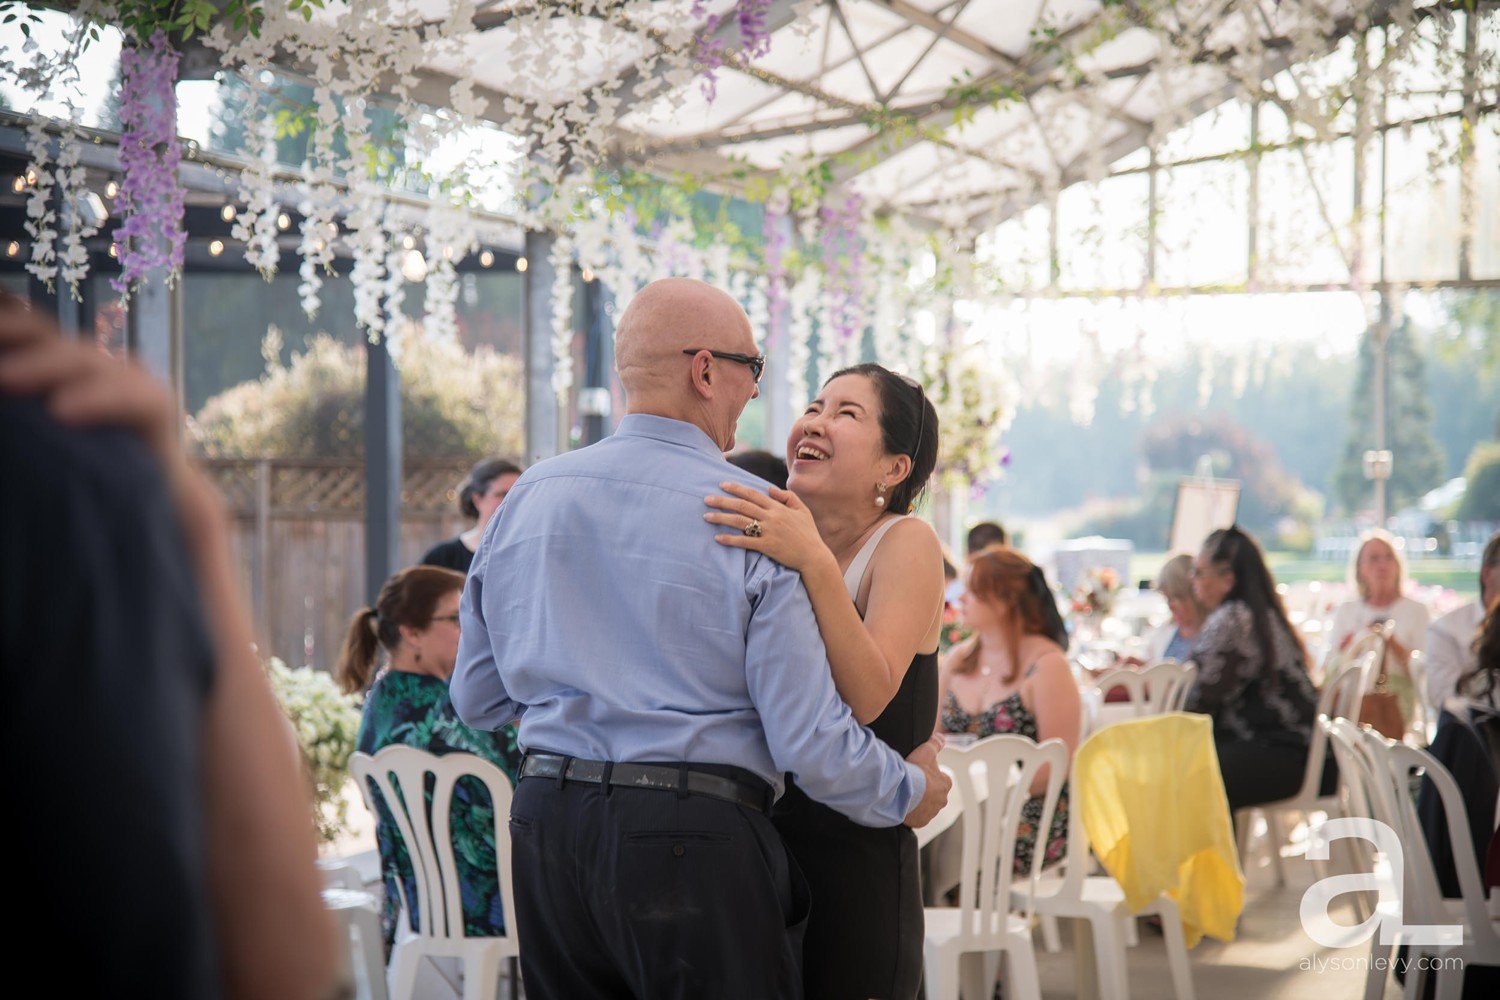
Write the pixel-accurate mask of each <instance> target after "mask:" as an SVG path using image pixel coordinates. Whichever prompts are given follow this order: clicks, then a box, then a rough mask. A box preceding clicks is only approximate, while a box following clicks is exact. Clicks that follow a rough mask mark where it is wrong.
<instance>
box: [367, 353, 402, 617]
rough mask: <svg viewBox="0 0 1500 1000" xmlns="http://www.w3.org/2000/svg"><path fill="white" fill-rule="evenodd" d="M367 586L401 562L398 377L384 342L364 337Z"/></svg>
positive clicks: (372, 592)
mask: <svg viewBox="0 0 1500 1000" xmlns="http://www.w3.org/2000/svg"><path fill="white" fill-rule="evenodd" d="M365 366H366V367H365V590H366V592H367V593H368V594H369V597H370V602H371V603H372V604H373V603H374V601H375V597H376V595H377V594H379V593H380V587H381V585H382V584H383V583H385V581H386V578H387V577H389V576H390V575H391V574H392V573H394V572H395V571H396V568H397V566H398V565H400V558H401V556H400V542H401V379H400V376H399V375H398V374H397V372H396V366H395V365H394V364H393V363H392V362H391V355H390V352H389V351H388V350H386V345H385V340H384V339H382V340H381V341H380V343H378V344H372V343H370V341H369V340H368V339H366V341H365Z"/></svg>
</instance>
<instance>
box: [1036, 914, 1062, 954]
mask: <svg viewBox="0 0 1500 1000" xmlns="http://www.w3.org/2000/svg"><path fill="white" fill-rule="evenodd" d="M1037 923H1038V924H1039V925H1040V926H1041V929H1042V947H1043V948H1046V949H1047V954H1049V955H1056V954H1057V953H1058V952H1060V951H1062V939H1061V938H1060V937H1059V936H1058V933H1057V918H1056V917H1054V916H1053V915H1052V914H1050V913H1044V914H1042V916H1041V918H1040V919H1039V920H1038V921H1037Z"/></svg>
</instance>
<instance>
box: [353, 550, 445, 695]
mask: <svg viewBox="0 0 1500 1000" xmlns="http://www.w3.org/2000/svg"><path fill="white" fill-rule="evenodd" d="M463 588H464V575H463V574H462V573H458V572H455V571H454V570H451V569H444V568H443V567H441V566H408V567H407V568H406V569H403V570H402V571H401V572H399V573H397V574H395V575H394V576H392V577H391V578H390V579H389V580H387V581H385V584H384V585H383V586H382V587H381V588H380V596H378V597H377V598H375V606H374V607H373V608H361V609H360V610H359V611H356V612H355V613H354V617H353V618H352V619H351V620H350V621H349V632H348V634H347V635H345V636H344V648H343V650H341V651H340V652H339V659H338V663H336V664H335V665H334V668H333V679H334V680H336V681H338V684H339V687H341V688H343V689H344V692H345V693H346V694H357V693H359V692H360V691H363V690H364V689H365V688H367V687H369V686H370V680H371V678H372V677H374V675H375V647H376V645H377V644H379V645H380V646H382V647H384V649H385V651H386V652H387V653H391V652H395V649H396V647H397V646H399V645H401V626H403V625H405V626H406V627H408V628H425V627H426V626H427V625H429V624H431V622H432V613H433V612H434V611H436V610H437V604H438V601H441V600H442V599H443V598H444V597H447V596H448V595H449V594H451V593H453V591H455V590H462V589H463Z"/></svg>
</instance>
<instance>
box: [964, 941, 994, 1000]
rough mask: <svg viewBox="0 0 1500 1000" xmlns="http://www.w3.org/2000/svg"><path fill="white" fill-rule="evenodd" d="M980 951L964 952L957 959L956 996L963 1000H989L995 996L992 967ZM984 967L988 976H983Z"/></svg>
mask: <svg viewBox="0 0 1500 1000" xmlns="http://www.w3.org/2000/svg"><path fill="white" fill-rule="evenodd" d="M986 958H988V956H987V955H986V954H985V953H984V952H982V951H970V952H965V953H964V954H963V955H960V956H959V958H958V995H959V996H960V997H962V998H963V1000H989V998H991V997H993V996H994V995H995V975H994V972H993V969H994V966H993V965H991V964H990V963H988V962H986V961H985V959H986ZM986 966H989V968H990V970H991V971H990V974H989V975H988V976H986V975H985V971H986Z"/></svg>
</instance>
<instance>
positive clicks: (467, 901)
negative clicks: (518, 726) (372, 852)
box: [334, 566, 521, 949]
mask: <svg viewBox="0 0 1500 1000" xmlns="http://www.w3.org/2000/svg"><path fill="white" fill-rule="evenodd" d="M463 586H464V577H463V574H461V573H457V572H454V571H453V570H449V569H441V568H439V567H436V566H412V567H410V568H408V569H404V570H402V571H401V572H399V573H397V574H396V575H395V576H393V577H391V578H390V579H389V580H387V581H386V582H385V585H384V586H383V587H381V588H380V596H379V598H378V599H377V600H376V601H375V607H373V608H364V609H363V610H361V611H359V612H358V613H356V614H355V616H354V619H353V621H351V622H350V624H349V634H348V636H347V637H346V638H345V640H344V649H343V652H342V653H341V655H340V656H339V662H338V665H337V667H336V668H335V670H334V676H335V677H336V678H337V680H338V682H339V683H340V685H342V686H343V688H344V690H345V691H348V692H350V693H351V694H352V693H357V692H359V691H362V690H364V688H365V687H366V685H368V684H369V683H370V679H371V677H372V676H373V675H374V673H375V667H376V654H377V651H378V650H377V647H379V648H380V649H384V650H385V654H386V656H385V659H386V665H385V670H384V671H382V672H381V673H380V675H379V677H378V678H376V680H375V685H374V687H372V688H370V691H369V694H368V695H366V697H365V707H364V717H363V718H362V719H361V721H360V725H359V750H360V752H362V753H367V754H374V753H378V752H379V751H380V750H382V749H384V748H385V747H388V746H390V745H392V744H396V743H403V744H407V745H409V746H414V747H417V748H418V749H421V750H426V751H427V752H428V753H432V754H437V755H439V756H441V755H443V754H449V753H471V754H475V755H476V756H479V757H482V758H484V759H485V760H487V761H489V762H490V763H492V764H494V765H496V766H497V767H499V768H500V770H502V771H504V772H505V775H506V777H508V778H510V780H511V781H512V782H514V781H515V780H516V772H517V771H518V770H519V769H520V764H521V754H520V751H519V750H518V749H517V747H516V736H515V729H514V727H508V728H506V729H505V730H502V731H501V732H498V733H490V732H481V731H479V730H475V729H470V728H469V727H468V726H465V725H464V724H463V723H462V722H461V721H460V720H459V718H458V713H457V712H455V711H454V709H453V703H452V702H451V701H449V700H448V680H449V678H450V677H452V676H453V665H454V661H455V659H456V658H457V656H458V599H459V596H460V594H461V593H462V592H463ZM375 795H376V802H377V807H378V812H379V821H378V823H377V825H376V828H375V840H376V844H377V846H378V847H379V848H380V868H381V873H382V875H383V876H384V879H385V908H384V912H383V913H382V925H383V928H384V930H385V939H386V947H387V949H389V948H390V946H391V944H392V943H393V942H394V940H395V935H396V914H397V911H398V910H399V909H400V905H401V900H402V894H403V892H404V896H405V899H406V900H407V902H408V904H409V905H410V907H411V908H412V911H413V912H411V913H409V914H407V917H408V919H409V921H410V924H411V929H412V930H413V931H415V930H416V928H417V926H418V923H417V921H418V914H417V913H416V912H415V910H416V907H417V890H416V881H415V877H414V875H413V874H412V867H411V859H410V857H409V856H408V854H407V850H406V844H405V843H404V842H403V841H402V839H401V833H400V829H399V828H398V827H397V826H396V823H395V820H394V818H393V817H392V816H391V815H390V813H389V811H388V810H387V808H386V806H385V803H384V802H383V801H380V798H379V792H376V793H375ZM453 798H454V805H453V847H454V854H455V856H456V857H457V858H458V865H459V877H460V880H461V883H462V894H463V907H464V927H465V930H466V931H467V933H469V934H470V935H473V936H494V935H496V934H500V933H503V932H504V930H505V926H504V915H503V913H502V910H501V905H500V894H499V883H498V882H497V880H496V878H495V818H494V817H495V814H494V810H493V806H492V804H491V802H490V794H489V792H488V790H486V789H485V788H484V787H483V786H482V785H481V784H479V783H478V782H477V781H475V780H474V779H465V780H463V781H460V782H459V783H458V786H457V787H456V788H455V789H454V793H453Z"/></svg>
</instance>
